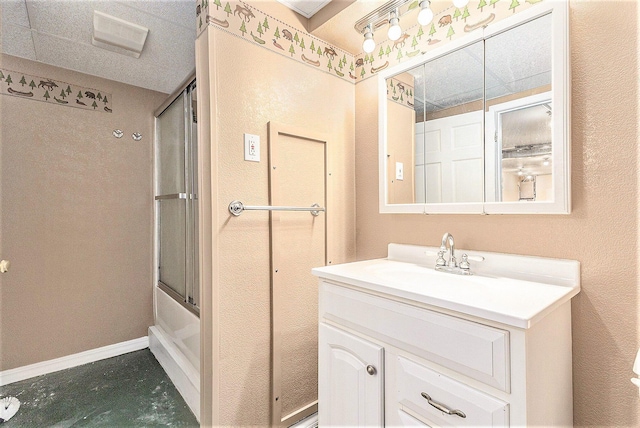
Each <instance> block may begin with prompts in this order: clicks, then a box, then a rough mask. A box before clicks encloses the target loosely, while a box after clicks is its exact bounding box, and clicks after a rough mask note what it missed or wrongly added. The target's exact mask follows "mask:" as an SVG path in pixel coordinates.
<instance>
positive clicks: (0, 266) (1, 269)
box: [0, 260, 11, 273]
mask: <svg viewBox="0 0 640 428" xmlns="http://www.w3.org/2000/svg"><path fill="white" fill-rule="evenodd" d="M10 266H11V263H10V262H9V260H2V261H0V273H5V272H9V267H10Z"/></svg>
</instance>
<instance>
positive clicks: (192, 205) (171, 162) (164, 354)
mask: <svg viewBox="0 0 640 428" xmlns="http://www.w3.org/2000/svg"><path fill="white" fill-rule="evenodd" d="M195 89H196V83H195V79H194V78H192V79H189V81H188V83H186V84H185V85H183V86H182V87H181V89H180V90H179V91H178V92H176V93H174V94H173V95H172V96H171V97H170V98H169V99H168V100H167V101H166V102H165V103H164V104H163V106H162V107H161V108H160V109H158V110H157V111H156V138H155V231H156V242H155V244H156V245H155V248H156V257H155V260H156V270H155V281H156V287H154V305H155V307H154V318H155V322H154V326H153V327H150V328H149V346H150V348H151V351H152V352H153V353H154V355H155V356H156V358H157V359H158V361H159V362H160V364H161V365H162V366H163V368H164V369H165V371H166V372H167V374H168V375H169V377H170V378H171V380H172V381H173V383H174V384H175V385H176V387H177V389H178V390H179V391H180V393H181V394H182V396H183V397H184V398H185V401H186V402H187V404H188V405H189V407H190V408H191V410H192V411H193V412H194V414H195V415H196V417H198V418H199V407H200V319H199V294H200V293H199V287H198V257H197V247H198V231H197V225H198V218H197V215H198V206H197V203H198V198H197V170H196V166H197V162H196V160H197V118H196V101H197V100H196V91H195Z"/></svg>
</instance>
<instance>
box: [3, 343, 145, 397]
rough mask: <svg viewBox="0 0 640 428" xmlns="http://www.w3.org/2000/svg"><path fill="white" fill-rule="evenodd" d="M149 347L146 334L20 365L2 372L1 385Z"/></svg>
mask: <svg viewBox="0 0 640 428" xmlns="http://www.w3.org/2000/svg"><path fill="white" fill-rule="evenodd" d="M148 347H149V337H148V336H144V337H140V338H138V339H133V340H127V341H126V342H120V343H116V344H113V345H108V346H103V347H101V348H96V349H90V350H89V351H84V352H79V353H77V354H72V355H67V356H66V357H60V358H56V359H53V360H48V361H43V362H41V363H35V364H30V365H28V366H23V367H18V368H15V369H10V370H4V371H1V372H0V386H4V385H8V384H10V383H14V382H18V381H21V380H25V379H29V378H32V377H35V376H40V375H43V374H47V373H53V372H57V371H60V370H64V369H69V368H71V367H76V366H80V365H82V364H87V363H93V362H95V361H100V360H104V359H106V358H111V357H117V356H118V355H122V354H126V353H128V352H133V351H139V350H141V349H145V348H148Z"/></svg>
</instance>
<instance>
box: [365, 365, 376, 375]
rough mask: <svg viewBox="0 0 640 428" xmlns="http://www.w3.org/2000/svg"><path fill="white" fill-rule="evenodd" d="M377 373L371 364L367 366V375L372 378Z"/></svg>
mask: <svg viewBox="0 0 640 428" xmlns="http://www.w3.org/2000/svg"><path fill="white" fill-rule="evenodd" d="M377 372H378V371H377V370H376V368H375V367H373V366H372V365H371V364H369V365H368V366H367V373H369V374H370V375H371V376H373V375H374V374H376V373H377Z"/></svg>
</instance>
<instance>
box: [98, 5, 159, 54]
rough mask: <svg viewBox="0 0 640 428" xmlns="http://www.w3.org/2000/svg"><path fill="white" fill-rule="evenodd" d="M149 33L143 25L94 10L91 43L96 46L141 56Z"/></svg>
mask: <svg viewBox="0 0 640 428" xmlns="http://www.w3.org/2000/svg"><path fill="white" fill-rule="evenodd" d="M147 34H149V29H148V28H145V27H143V26H141V25H137V24H133V23H131V22H128V21H125V20H124V19H120V18H116V17H115V16H111V15H107V14H106V13H102V12H98V11H97V10H95V11H94V12H93V37H92V40H91V43H92V44H93V45H94V46H98V47H100V48H104V49H108V50H110V51H113V52H118V53H121V54H124V55H129V56H132V57H134V58H140V54H141V53H142V48H144V42H145V41H146V40H147Z"/></svg>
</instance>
